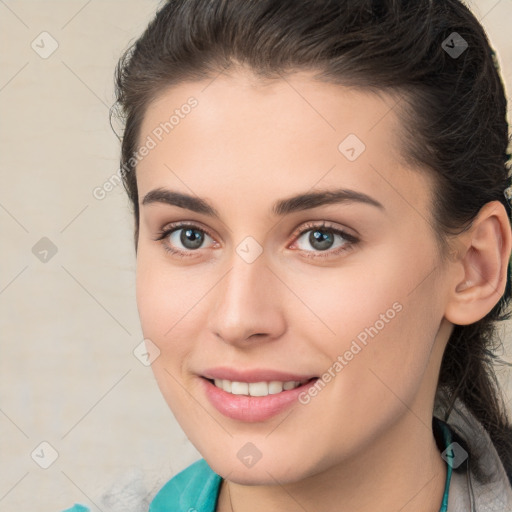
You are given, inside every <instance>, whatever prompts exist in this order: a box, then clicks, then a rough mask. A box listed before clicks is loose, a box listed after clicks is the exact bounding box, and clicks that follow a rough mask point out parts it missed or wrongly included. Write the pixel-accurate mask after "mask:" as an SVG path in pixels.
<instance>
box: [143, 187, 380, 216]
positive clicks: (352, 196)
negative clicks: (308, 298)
mask: <svg viewBox="0 0 512 512" xmlns="http://www.w3.org/2000/svg"><path fill="white" fill-rule="evenodd" d="M351 202H357V203H362V204H368V205H370V206H375V207H376V208H379V209H381V210H385V208H384V206H383V205H382V204H381V203H379V201H377V200H376V199H373V198H372V197H370V196H368V195H366V194H364V193H362V192H357V191H355V190H349V189H336V190H324V191H315V192H306V193H303V194H298V195H295V196H292V197H289V198H287V199H280V200H279V201H276V202H275V203H274V204H273V206H272V209H271V211H272V213H273V214H274V215H278V216H283V215H288V214H290V213H294V212H299V211H303V210H310V209H313V208H317V207H318V206H323V205H328V204H338V203H351ZM153 203H163V204H168V205H171V206H178V207H179V208H184V209H186V210H190V211H193V212H196V213H202V214H204V215H208V216H210V217H215V218H217V219H220V215H219V212H218V211H217V210H216V209H215V208H214V207H213V206H211V205H210V204H209V203H208V202H207V201H205V200H204V199H201V198H200V197H197V196H193V195H189V194H184V193H182V192H176V191H172V190H168V189H165V188H157V189H154V190H151V191H150V192H148V193H147V194H146V195H145V196H144V199H143V200H142V205H148V204H153Z"/></svg>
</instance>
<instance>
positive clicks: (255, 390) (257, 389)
mask: <svg viewBox="0 0 512 512" xmlns="http://www.w3.org/2000/svg"><path fill="white" fill-rule="evenodd" d="M249 394H250V395H251V396H267V395H268V384H267V383H266V382H250V383H249Z"/></svg>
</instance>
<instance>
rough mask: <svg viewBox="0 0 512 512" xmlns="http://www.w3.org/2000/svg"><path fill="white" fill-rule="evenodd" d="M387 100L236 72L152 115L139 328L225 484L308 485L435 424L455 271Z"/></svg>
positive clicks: (162, 102)
mask: <svg viewBox="0 0 512 512" xmlns="http://www.w3.org/2000/svg"><path fill="white" fill-rule="evenodd" d="M395 102H396V99H392V98H391V97H390V96H387V95H384V94H382V95H380V96H377V95H371V94H369V93H364V92H362V91H360V90H359V91H358V90H354V89H347V88H344V87H341V86H338V85H333V84H326V83H321V82H316V81H314V80H313V79H312V75H309V74H306V73H297V74H295V75H293V76H290V77H288V78H286V80H284V79H283V80H276V81H274V82H268V83H261V82H258V81H257V80H256V79H255V78H254V77H252V76H251V75H250V74H249V73H243V72H237V73H235V74H232V75H231V76H229V77H228V76H226V75H220V76H218V77H217V78H216V79H214V80H210V81H205V82H194V83H184V84H181V85H179V86H176V87H173V88H170V89H168V90H167V91H165V92H164V93H163V94H162V95H161V96H160V97H159V98H157V99H156V100H155V101H153V102H152V103H151V104H150V106H149V108H148V109H147V111H146V115H145V118H144V121H143V124H142V127H141V132H140V138H139V143H140V145H141V147H142V145H146V148H147V150H143V153H144V154H145V156H144V157H143V158H142V160H141V161H140V163H139V164H138V167H137V183H138V191H139V204H140V233H139V240H138V254H137V302H138V310H139V314H140V319H141V324H142V330H143V333H144V337H145V338H147V339H148V340H150V342H148V346H149V348H150V353H151V352H152V353H153V357H155V356H157V355H158V351H159V355H158V356H157V357H156V358H155V359H154V362H153V363H152V368H153V371H154V374H155V376H156V379H157V382H158V385H159V387H160V389H161V391H162V393H163V395H164V397H165V399H166V401H167V403H168V404H169V406H170V408H171V409H172V411H173V413H174V414H175V416H176V418H177V420H178V421H179V423H180V425H181V426H182V428H183V430H184V431H185V433H186V435H187V437H188V438H189V439H190V440H191V441H192V443H193V444H194V445H195V446H196V447H197V449H198V450H199V451H200V452H201V454H202V455H203V456H204V457H205V458H206V460H207V462H208V463H209V464H210V466H211V467H212V468H213V469H214V470H215V471H216V472H217V473H219V474H220V475H222V476H224V477H228V478H229V479H230V480H232V481H236V482H239V483H265V482H267V483H273V482H275V480H277V481H280V482H291V481H297V480H300V479H302V478H305V477H307V476H310V475H313V474H316V473H318V472H320V471H322V470H325V469H327V468H329V467H332V466H333V465H336V464H340V463H343V462H344V461H347V460H349V458H350V457H351V456H352V455H354V454H356V453H357V454H358V456H360V455H361V454H362V453H364V451H365V449H369V447H371V446H377V445H378V444H379V443H381V442H382V441H383V440H384V439H385V438H386V436H387V435H388V433H389V432H391V431H392V430H394V431H395V432H396V431H397V429H398V428H399V426H401V427H400V428H403V429H404V430H403V431H405V428H406V427H407V429H408V431H409V432H410V431H411V429H413V430H416V431H419V430H421V429H425V428H430V425H431V418H432V406H433V399H434V392H435V388H436V385H437V375H438V370H439V365H440V361H441V357H442V353H443V350H444V346H445V342H446V339H447V336H448V334H449V332H448V331H449V327H450V326H449V325H448V324H447V322H446V320H444V321H443V315H444V307H445V302H446V300H445V297H446V296H447V293H448V290H447V285H446V284H443V282H444V281H443V275H445V273H446V269H445V268H444V267H443V266H442V265H441V262H440V260H439V256H438V252H437V246H436V242H435V236H434V231H433V227H432V223H431V221H430V219H431V217H432V215H431V209H430V201H431V194H432V183H431V182H430V178H429V177H428V176H427V174H426V173H425V172H424V171H418V170H415V171H413V170H412V169H409V168H407V167H406V166H405V164H403V163H402V161H401V159H400V153H401V136H400V122H399V120H398V118H397V115H396V112H395V111H396V110H398V106H397V107H396V108H394V107H395ZM172 116H173V117H172ZM166 123H167V124H166ZM140 154H142V153H140ZM156 190H158V191H159V193H155V191H156ZM172 194H179V196H178V195H174V196H173V195H172ZM329 194H330V195H329ZM179 224H185V227H180V226H179ZM164 233H167V234H165V236H163V237H162V234H164ZM340 233H341V234H340ZM158 238H161V240H157V239H158ZM169 250H172V251H179V252H178V253H172V252H169ZM441 325H442V327H443V328H442V329H441V330H440V326H441ZM155 346H156V347H157V348H155ZM315 378H316V379H317V380H311V379H315ZM214 379H217V385H218V386H219V387H217V386H216V385H215V383H214ZM306 381H307V382H306ZM233 382H234V383H233ZM285 382H286V384H284V383H285ZM304 382H306V383H305V384H304ZM257 383H259V384H257ZM269 383H271V384H269ZM251 384H252V385H251ZM297 385H299V387H295V388H294V389H291V388H293V387H294V386H297ZM221 388H222V389H221ZM229 389H231V392H229ZM249 395H251V396H249ZM258 395H263V396H258ZM265 395H266V396H265Z"/></svg>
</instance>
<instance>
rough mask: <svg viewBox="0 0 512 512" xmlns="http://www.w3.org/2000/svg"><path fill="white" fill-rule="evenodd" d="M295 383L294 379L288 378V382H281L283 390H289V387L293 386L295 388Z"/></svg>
mask: <svg viewBox="0 0 512 512" xmlns="http://www.w3.org/2000/svg"><path fill="white" fill-rule="evenodd" d="M296 385H297V383H296V382H295V381H294V380H289V381H288V382H285V383H284V384H283V389H284V390H285V391H287V390H289V389H293V388H295V387H296Z"/></svg>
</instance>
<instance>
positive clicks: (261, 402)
mask: <svg viewBox="0 0 512 512" xmlns="http://www.w3.org/2000/svg"><path fill="white" fill-rule="evenodd" d="M227 370H228V369H227V368H223V369H219V368H217V369H215V371H208V372H205V374H208V375H204V376H203V377H200V380H201V383H202V386H203V389H204V393H205V395H206V398H207V399H208V401H209V402H210V403H211V404H212V405H213V407H215V409H217V411H219V412H220V413H221V414H223V415H224V416H226V417H228V418H231V419H233V420H238V421H243V422H246V423H256V422H263V421H266V420H268V419H270V418H272V417H273V416H276V415H277V414H279V413H281V412H283V411H284V410H286V409H288V408H289V407H291V406H292V405H293V404H296V403H297V402H298V397H299V395H300V394H301V393H303V392H305V391H307V389H308V388H309V387H311V386H312V385H314V381H313V380H312V379H316V377H313V376H312V377H309V378H308V376H304V375H292V374H285V373H282V372H274V371H267V370H254V371H250V372H249V371H240V370H233V369H229V371H227ZM214 374H215V375H214ZM228 375H229V377H228ZM210 376H211V377H210ZM210 378H211V379H227V380H232V381H238V382H270V381H272V380H278V381H290V380H296V381H302V380H306V379H308V382H306V383H304V384H303V385H302V386H299V387H297V388H294V389H289V390H286V391H281V392H280V393H276V394H273V395H267V396H246V395H233V394H231V393H228V392H227V391H224V390H223V389H220V388H218V387H217V386H215V384H213V383H212V382H210V380H208V379H210Z"/></svg>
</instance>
